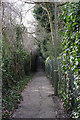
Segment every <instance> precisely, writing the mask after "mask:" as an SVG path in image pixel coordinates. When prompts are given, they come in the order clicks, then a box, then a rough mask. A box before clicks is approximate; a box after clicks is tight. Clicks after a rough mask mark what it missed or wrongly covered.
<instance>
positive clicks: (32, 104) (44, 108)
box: [13, 70, 66, 118]
mask: <svg viewBox="0 0 80 120" xmlns="http://www.w3.org/2000/svg"><path fill="white" fill-rule="evenodd" d="M53 91H54V90H53V87H52V85H51V83H50V81H49V79H48V78H47V77H46V76H45V74H44V72H43V71H42V70H39V71H38V72H36V74H35V75H34V77H33V79H32V80H31V81H30V82H29V84H28V86H27V87H26V88H25V89H24V91H23V92H22V96H23V101H21V103H20V104H19V107H18V109H17V110H16V111H15V113H14V114H13V118H66V114H65V112H64V109H63V107H62V102H61V101H60V99H59V98H58V97H55V96H53V97H52V96H50V95H51V94H54V92H53Z"/></svg>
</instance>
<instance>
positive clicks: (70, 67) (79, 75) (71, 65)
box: [59, 2, 80, 118]
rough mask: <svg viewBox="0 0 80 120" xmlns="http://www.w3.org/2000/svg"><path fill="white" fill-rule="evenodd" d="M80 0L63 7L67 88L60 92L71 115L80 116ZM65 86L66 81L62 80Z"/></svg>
mask: <svg viewBox="0 0 80 120" xmlns="http://www.w3.org/2000/svg"><path fill="white" fill-rule="evenodd" d="M79 15H80V2H79V3H67V4H66V5H65V6H63V7H62V14H61V15H60V18H61V21H64V29H63V30H62V31H63V32H62V36H63V40H62V50H63V52H62V54H61V59H62V61H61V65H60V66H61V70H62V72H63V73H64V74H65V76H66V87H67V88H66V89H63V87H62V88H60V91H59V93H60V94H61V96H62V97H63V98H64V100H65V104H66V105H67V104H68V105H69V106H68V108H69V109H70V110H71V116H72V117H73V118H77V117H79V116H80V92H79V91H80V33H79V28H80V16H79ZM61 84H62V86H64V85H63V84H64V81H62V83H61Z"/></svg>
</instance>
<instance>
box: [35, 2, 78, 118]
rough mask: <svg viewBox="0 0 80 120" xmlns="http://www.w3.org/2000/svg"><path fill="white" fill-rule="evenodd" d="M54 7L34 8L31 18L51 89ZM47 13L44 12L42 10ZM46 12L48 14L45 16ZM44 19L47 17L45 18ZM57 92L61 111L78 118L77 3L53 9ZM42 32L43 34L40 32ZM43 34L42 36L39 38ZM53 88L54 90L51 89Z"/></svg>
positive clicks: (53, 81) (53, 80)
mask: <svg viewBox="0 0 80 120" xmlns="http://www.w3.org/2000/svg"><path fill="white" fill-rule="evenodd" d="M53 8H54V4H48V7H47V5H46V4H44V3H43V6H41V5H35V8H34V11H33V13H34V17H35V19H36V20H37V21H38V26H37V30H38V29H42V30H43V31H40V34H41V35H42V36H43V38H40V37H39V33H37V32H36V36H37V38H38V40H37V44H38V46H39V50H40V53H41V55H42V57H43V59H44V60H45V72H46V75H47V76H48V77H49V78H50V79H51V80H52V83H53V86H54V85H55V74H54V71H55V46H54V45H53V43H52V42H53V41H52V40H51V39H52V38H51V35H50V33H51V26H50V23H51V21H50V20H51V19H49V18H50V16H51V15H52V21H53V28H54V30H55V27H54V26H55V22H54V13H55V9H53ZM46 9H47V10H46ZM47 11H48V12H47ZM46 16H47V17H46ZM56 24H57V26H56V33H57V35H56V36H57V45H56V50H57V71H58V76H57V77H58V78H57V79H58V82H57V87H58V88H57V92H58V95H59V96H60V97H61V98H62V99H63V101H64V107H65V108H66V110H67V111H68V113H69V114H70V117H71V118H80V2H78V3H74V2H72V3H70V2H69V3H65V4H63V5H61V6H59V5H58V7H57V23H56ZM44 31H45V32H44ZM43 34H44V35H43ZM54 87H55V86H54Z"/></svg>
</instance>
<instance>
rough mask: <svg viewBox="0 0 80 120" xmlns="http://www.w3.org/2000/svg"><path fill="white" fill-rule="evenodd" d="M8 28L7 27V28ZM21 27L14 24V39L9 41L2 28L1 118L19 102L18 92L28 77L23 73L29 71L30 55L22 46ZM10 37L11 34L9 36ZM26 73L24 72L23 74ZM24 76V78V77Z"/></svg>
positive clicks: (8, 113) (27, 73) (6, 115)
mask: <svg viewBox="0 0 80 120" xmlns="http://www.w3.org/2000/svg"><path fill="white" fill-rule="evenodd" d="M8 29H9V28H8ZM22 30H23V27H22V26H21V25H16V26H15V28H14V30H13V32H14V35H15V41H13V44H12V43H10V42H11V41H10V42H9V39H10V36H9V33H7V32H6V28H4V29H3V40H2V80H3V85H2V96H3V118H4V117H5V118H7V117H9V115H10V114H11V111H12V110H13V109H14V108H16V107H17V103H19V102H20V99H21V95H20V92H21V91H22V90H23V88H24V86H25V84H27V82H28V80H29V78H28V77H27V78H26V77H25V75H29V73H30V55H29V53H28V52H27V51H26V50H25V49H24V48H23V44H22V34H23V31H22ZM11 37H12V36H11ZM25 73H26V74H25ZM24 77H25V79H24Z"/></svg>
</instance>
